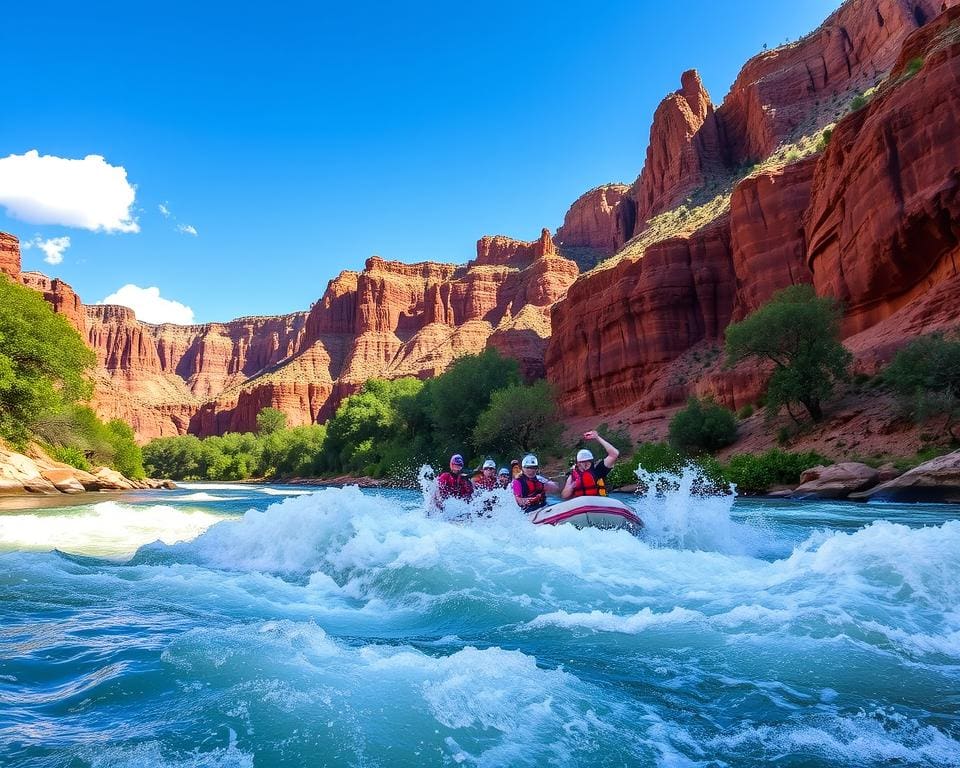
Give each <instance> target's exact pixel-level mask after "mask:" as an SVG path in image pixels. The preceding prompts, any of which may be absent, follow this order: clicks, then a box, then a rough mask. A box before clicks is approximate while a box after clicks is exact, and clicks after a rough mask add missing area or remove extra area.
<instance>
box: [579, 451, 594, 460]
mask: <svg viewBox="0 0 960 768" xmlns="http://www.w3.org/2000/svg"><path fill="white" fill-rule="evenodd" d="M577 461H593V454H592V453H591V452H590V451H589V450H588V449H587V448H581V449H580V450H579V451H577Z"/></svg>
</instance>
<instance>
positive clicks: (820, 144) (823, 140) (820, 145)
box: [817, 127, 833, 152]
mask: <svg viewBox="0 0 960 768" xmlns="http://www.w3.org/2000/svg"><path fill="white" fill-rule="evenodd" d="M832 137H833V127H830V128H824V129H823V133H822V134H820V138H819V140H818V141H817V152H823V150H825V149H826V148H827V145H828V144H829V143H830V139H831V138H832Z"/></svg>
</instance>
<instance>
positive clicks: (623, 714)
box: [0, 485, 960, 767]
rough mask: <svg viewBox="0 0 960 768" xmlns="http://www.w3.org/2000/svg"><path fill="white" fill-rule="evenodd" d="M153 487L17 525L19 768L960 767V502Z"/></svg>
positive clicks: (12, 686) (1, 706) (5, 646)
mask: <svg viewBox="0 0 960 768" xmlns="http://www.w3.org/2000/svg"><path fill="white" fill-rule="evenodd" d="M264 490H271V491H272V493H271V494H266V493H264ZM155 498H156V501H153V502H150V501H146V502H142V503H139V504H128V503H124V502H119V501H108V502H100V503H96V504H93V505H88V506H84V507H77V508H73V509H70V510H67V511H64V510H55V511H43V512H38V511H36V510H32V511H29V512H22V513H9V514H6V515H2V516H0V552H2V554H0V611H2V618H3V621H2V626H0V659H3V663H2V667H0V764H8V763H9V764H11V765H36V766H55V765H89V766H111V767H113V766H143V765H160V766H188V765H189V766H194V765H201V766H253V765H256V766H260V765H265V766H273V765H283V766H285V765H290V766H299V765H358V766H360V765H363V766H381V765H382V766H406V765H409V766H421V765H480V766H523V765H529V766H540V765H570V766H573V765H577V766H591V765H603V766H606V765H669V766H680V765H738V766H739V765H760V764H767V763H769V762H774V763H775V764H777V765H796V766H809V765H823V766H827V765H851V766H852V765H858V766H859V765H885V764H909V765H960V715H958V713H960V521H958V520H957V519H956V518H957V517H958V511H957V509H956V508H948V507H941V508H933V507H928V508H925V511H924V512H923V513H922V515H921V518H922V519H921V520H920V521H918V520H917V519H916V515H915V514H914V513H912V512H910V511H907V512H903V513H901V511H900V510H899V508H896V509H895V508H889V509H888V508H881V507H873V508H867V507H858V508H853V507H849V506H843V505H829V504H821V505H819V506H806V507H804V506H800V505H797V506H795V507H789V506H787V505H781V506H780V507H776V506H763V505H755V506H753V507H751V506H749V505H747V506H746V507H744V508H743V509H742V510H741V508H740V507H738V506H736V505H735V503H734V500H733V499H732V498H731V497H720V498H707V499H700V498H697V497H695V496H694V495H692V494H691V493H690V491H689V488H688V487H687V488H680V489H678V490H677V491H676V492H673V493H668V494H667V495H666V496H664V497H661V498H656V497H655V498H651V499H646V500H638V501H636V502H635V504H636V506H637V508H638V511H639V512H640V514H641V516H642V517H643V518H644V519H645V521H646V523H647V532H646V535H645V536H644V537H642V538H634V537H632V536H630V535H629V534H628V533H626V532H622V531H619V532H618V531H598V530H589V529H588V530H583V531H577V530H575V529H574V528H572V527H570V526H558V527H556V528H550V527H539V526H532V525H530V524H529V523H527V522H526V520H525V519H524V518H523V516H522V515H520V514H519V513H518V512H517V511H516V509H515V507H511V506H510V504H512V502H509V503H507V502H508V501H509V500H508V499H503V500H502V502H503V503H498V504H497V505H495V506H494V508H493V510H492V511H490V513H489V514H490V516H489V517H483V518H481V519H478V520H475V521H474V522H472V523H470V524H464V523H462V522H451V521H450V519H449V518H450V517H457V516H458V513H455V514H451V515H447V516H443V515H436V514H426V510H427V507H425V504H424V501H423V499H422V497H421V495H420V494H417V493H413V492H363V491H360V490H358V489H356V488H345V489H324V490H321V491H318V492H315V493H309V494H304V493H302V491H300V492H297V491H296V490H295V489H293V490H291V489H282V488H275V489H264V488H259V489H258V488H255V487H250V486H246V487H244V486H231V485H224V486H223V487H220V486H210V485H203V486H197V487H192V488H188V489H185V491H183V492H182V493H181V495H180V496H175V497H173V498H172V499H171V498H170V497H164V496H162V495H157V496H156V497H155ZM257 499H260V501H257ZM251 500H252V501H251ZM736 504H741V503H740V502H737V503H736ZM242 509H247V510H248V511H245V512H241V510H242ZM431 511H432V510H431ZM460 511H463V510H460ZM455 512H457V511H455ZM868 516H869V517H887V518H890V519H879V520H871V519H863V520H861V519H860V518H867V517H868ZM898 518H901V519H898ZM809 519H814V520H821V519H826V520H829V521H831V524H826V525H824V524H819V523H818V524H810V523H809ZM904 521H906V522H904ZM71 760H73V761H74V762H70V761H71Z"/></svg>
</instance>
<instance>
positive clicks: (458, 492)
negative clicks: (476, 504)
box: [437, 472, 473, 499]
mask: <svg viewBox="0 0 960 768" xmlns="http://www.w3.org/2000/svg"><path fill="white" fill-rule="evenodd" d="M437 494H438V496H439V497H440V498H441V499H448V498H450V497H451V496H452V497H453V498H455V499H469V498H470V497H471V496H472V495H473V485H472V484H471V482H470V481H469V480H467V478H465V477H464V476H463V475H454V474H453V473H451V472H444V473H443V474H441V475H440V477H438V478H437Z"/></svg>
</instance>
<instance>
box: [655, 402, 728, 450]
mask: <svg viewBox="0 0 960 768" xmlns="http://www.w3.org/2000/svg"><path fill="white" fill-rule="evenodd" d="M736 439H737V420H736V417H735V416H734V415H733V412H732V411H730V410H728V409H727V408H724V407H723V406H722V405H718V404H717V403H715V402H713V400H711V399H709V398H707V399H704V400H699V399H698V398H696V397H691V398H690V399H689V400H688V401H687V407H686V408H684V409H682V410H680V411H677V413H676V414H675V415H674V417H673V418H672V419H671V420H670V432H669V440H670V445H671V446H672V447H673V448H674V449H675V450H677V451H679V452H681V453H684V454H698V453H703V452H707V453H709V452H712V451H716V450H719V449H720V448H723V447H724V446H727V445H730V444H731V443H732V442H733V441H734V440H736Z"/></svg>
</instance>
